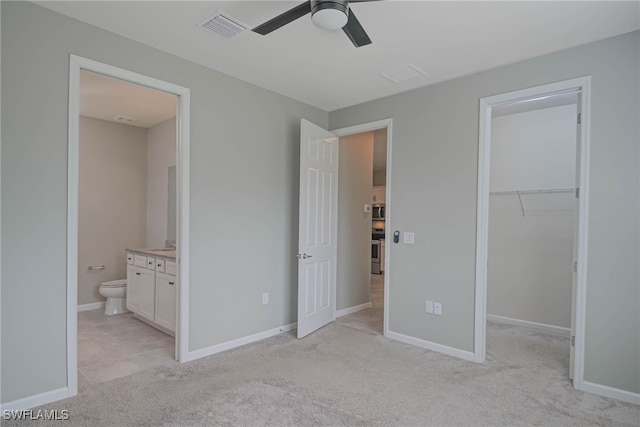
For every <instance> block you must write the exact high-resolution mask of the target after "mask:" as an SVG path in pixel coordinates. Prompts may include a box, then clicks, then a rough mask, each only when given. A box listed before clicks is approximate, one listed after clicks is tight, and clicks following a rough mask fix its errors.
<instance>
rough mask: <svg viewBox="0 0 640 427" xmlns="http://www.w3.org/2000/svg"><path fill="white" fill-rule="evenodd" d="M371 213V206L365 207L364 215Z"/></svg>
mask: <svg viewBox="0 0 640 427" xmlns="http://www.w3.org/2000/svg"><path fill="white" fill-rule="evenodd" d="M369 212H371V205H364V213H369Z"/></svg>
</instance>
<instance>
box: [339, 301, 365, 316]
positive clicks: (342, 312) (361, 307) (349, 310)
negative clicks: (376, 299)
mask: <svg viewBox="0 0 640 427" xmlns="http://www.w3.org/2000/svg"><path fill="white" fill-rule="evenodd" d="M368 308H371V302H365V303H364V304H360V305H354V306H353V307H347V308H343V309H342V310H336V317H342V316H346V315H347V314H353V313H357V312H358V311H362V310H366V309H368Z"/></svg>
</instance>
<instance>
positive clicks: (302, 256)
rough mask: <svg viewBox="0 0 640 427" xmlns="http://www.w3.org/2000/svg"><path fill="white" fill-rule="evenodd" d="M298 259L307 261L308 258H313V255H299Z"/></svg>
mask: <svg viewBox="0 0 640 427" xmlns="http://www.w3.org/2000/svg"><path fill="white" fill-rule="evenodd" d="M296 257H298V259H307V258H311V257H312V255H307V254H297V255H296Z"/></svg>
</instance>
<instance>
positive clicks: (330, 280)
mask: <svg viewBox="0 0 640 427" xmlns="http://www.w3.org/2000/svg"><path fill="white" fill-rule="evenodd" d="M300 129H301V131H300V222H299V224H300V225H299V227H300V229H299V240H298V259H299V263H298V338H302V337H304V336H305V335H308V334H310V333H311V332H313V331H315V330H317V329H319V328H321V327H322V326H324V325H326V324H327V323H329V322H332V321H333V320H334V319H335V288H336V268H335V265H336V261H337V246H336V236H337V217H338V209H337V201H338V185H337V184H338V138H337V137H336V136H335V135H334V134H332V133H331V132H328V131H326V130H324V129H322V128H320V127H318V126H316V125H314V124H313V123H311V122H308V121H306V120H302V123H301V127H300Z"/></svg>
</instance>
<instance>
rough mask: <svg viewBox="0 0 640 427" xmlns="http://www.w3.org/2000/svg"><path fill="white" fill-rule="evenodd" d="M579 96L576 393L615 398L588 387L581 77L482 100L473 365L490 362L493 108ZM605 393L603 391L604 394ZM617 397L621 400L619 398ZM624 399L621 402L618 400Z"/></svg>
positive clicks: (585, 126) (586, 97) (585, 86)
mask: <svg viewBox="0 0 640 427" xmlns="http://www.w3.org/2000/svg"><path fill="white" fill-rule="evenodd" d="M573 91H575V92H579V93H580V102H579V105H578V108H579V110H578V111H579V112H580V113H581V116H582V120H581V121H582V124H581V127H580V128H579V132H578V135H577V138H578V147H579V152H578V162H577V164H576V173H577V174H578V175H577V176H578V182H579V183H580V198H579V199H578V214H577V245H576V262H577V264H576V267H577V268H576V270H577V271H576V273H575V278H574V280H575V284H576V285H575V288H574V290H575V292H574V295H573V304H574V306H573V309H572V311H573V313H572V314H573V316H572V319H573V325H572V333H574V334H575V346H574V347H573V348H572V350H573V352H572V353H573V354H572V355H571V358H572V365H573V368H572V371H573V377H574V378H573V380H574V381H573V383H574V387H575V388H576V389H578V390H583V391H590V392H594V393H597V394H603V395H607V396H609V397H613V396H614V394H615V393H612V392H611V391H610V390H609V389H607V390H604V389H601V390H596V389H594V388H590V386H589V385H588V384H586V381H584V353H585V348H584V338H585V315H586V303H585V295H586V283H587V280H586V273H587V268H586V267H587V259H588V254H587V252H588V223H589V220H588V212H589V210H588V206H589V201H588V199H589V188H588V187H589V179H588V177H589V151H590V150H589V123H590V94H591V78H590V77H589V76H586V77H579V78H575V79H571V80H565V81H561V82H556V83H550V84H546V85H542V86H536V87H532V88H528V89H523V90H518V91H515V92H509V93H504V94H500V95H494V96H489V97H486V98H481V99H480V117H479V121H480V131H479V156H478V201H477V227H476V232H477V238H476V288H475V308H476V310H475V321H474V325H475V328H474V329H475V331H474V360H475V361H476V362H480V363H484V361H485V356H486V316H487V304H486V303H487V301H486V287H487V248H488V245H487V240H488V228H489V227H488V225H489V222H488V217H489V209H488V208H489V168H490V162H489V159H490V153H491V150H490V145H491V143H490V141H491V109H492V107H493V106H496V105H501V104H505V103H512V102H515V101H522V100H525V99H531V98H534V97H540V96H548V95H550V94H555V93H567V92H573ZM603 390H604V391H603ZM616 396H617V395H616ZM616 398H620V397H616Z"/></svg>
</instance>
